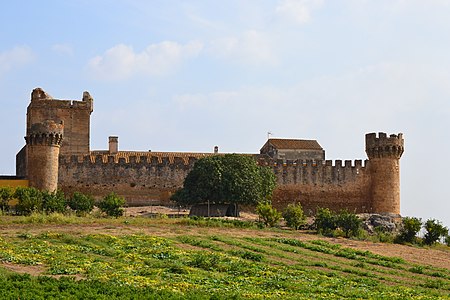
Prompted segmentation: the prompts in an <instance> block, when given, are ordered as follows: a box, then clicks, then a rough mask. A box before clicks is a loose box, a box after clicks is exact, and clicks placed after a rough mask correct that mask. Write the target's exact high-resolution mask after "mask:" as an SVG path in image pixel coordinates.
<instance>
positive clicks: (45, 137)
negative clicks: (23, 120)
mask: <svg viewBox="0 0 450 300" xmlns="http://www.w3.org/2000/svg"><path fill="white" fill-rule="evenodd" d="M63 130H64V125H63V124H62V123H56V122H54V121H49V120H47V121H45V122H42V123H36V124H33V125H31V126H30V128H29V129H27V136H26V137H25V141H26V143H27V145H26V149H27V150H26V151H27V159H28V166H27V169H28V180H29V182H30V185H31V186H32V187H35V188H37V189H40V190H46V191H49V192H53V191H55V190H56V189H57V187H58V166H59V164H58V160H59V148H60V146H61V144H62V140H63Z"/></svg>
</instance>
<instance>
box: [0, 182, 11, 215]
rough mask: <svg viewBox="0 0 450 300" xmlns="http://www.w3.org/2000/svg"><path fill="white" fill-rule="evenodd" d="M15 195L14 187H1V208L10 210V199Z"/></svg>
mask: <svg viewBox="0 0 450 300" xmlns="http://www.w3.org/2000/svg"><path fill="white" fill-rule="evenodd" d="M13 196H14V192H13V189H12V188H10V187H0V210H1V211H3V212H5V211H8V210H9V200H11V199H12V198H13Z"/></svg>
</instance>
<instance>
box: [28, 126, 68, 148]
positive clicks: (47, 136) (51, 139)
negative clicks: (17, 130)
mask: <svg viewBox="0 0 450 300" xmlns="http://www.w3.org/2000/svg"><path fill="white" fill-rule="evenodd" d="M63 132H64V124H63V123H56V122H54V121H51V120H47V121H45V122H42V123H36V124H33V125H31V127H30V128H29V130H28V133H27V136H26V137H25V141H26V143H27V145H54V146H61V143H62V140H63Z"/></svg>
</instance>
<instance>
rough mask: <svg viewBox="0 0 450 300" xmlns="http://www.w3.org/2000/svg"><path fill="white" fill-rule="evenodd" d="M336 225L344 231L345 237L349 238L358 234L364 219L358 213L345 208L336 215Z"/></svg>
mask: <svg viewBox="0 0 450 300" xmlns="http://www.w3.org/2000/svg"><path fill="white" fill-rule="evenodd" d="M336 225H337V227H339V228H340V229H341V230H342V231H343V232H344V235H345V237H347V238H349V237H352V236H357V235H358V233H359V231H360V229H361V225H362V220H361V219H360V218H358V216H357V215H355V214H353V213H350V212H348V211H347V210H343V211H341V212H340V213H339V214H337V215H336Z"/></svg>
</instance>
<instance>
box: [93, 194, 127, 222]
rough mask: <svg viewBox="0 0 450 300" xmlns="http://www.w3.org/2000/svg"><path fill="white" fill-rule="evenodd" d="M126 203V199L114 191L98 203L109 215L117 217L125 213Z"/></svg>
mask: <svg viewBox="0 0 450 300" xmlns="http://www.w3.org/2000/svg"><path fill="white" fill-rule="evenodd" d="M124 205H125V199H124V198H122V197H119V196H117V195H116V194H115V193H114V192H112V193H110V194H109V195H107V196H106V197H105V198H103V199H102V201H100V202H99V203H98V208H100V210H101V211H102V212H104V213H106V214H107V215H108V216H110V217H116V218H117V217H120V216H121V215H123V208H122V207H123V206H124Z"/></svg>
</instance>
